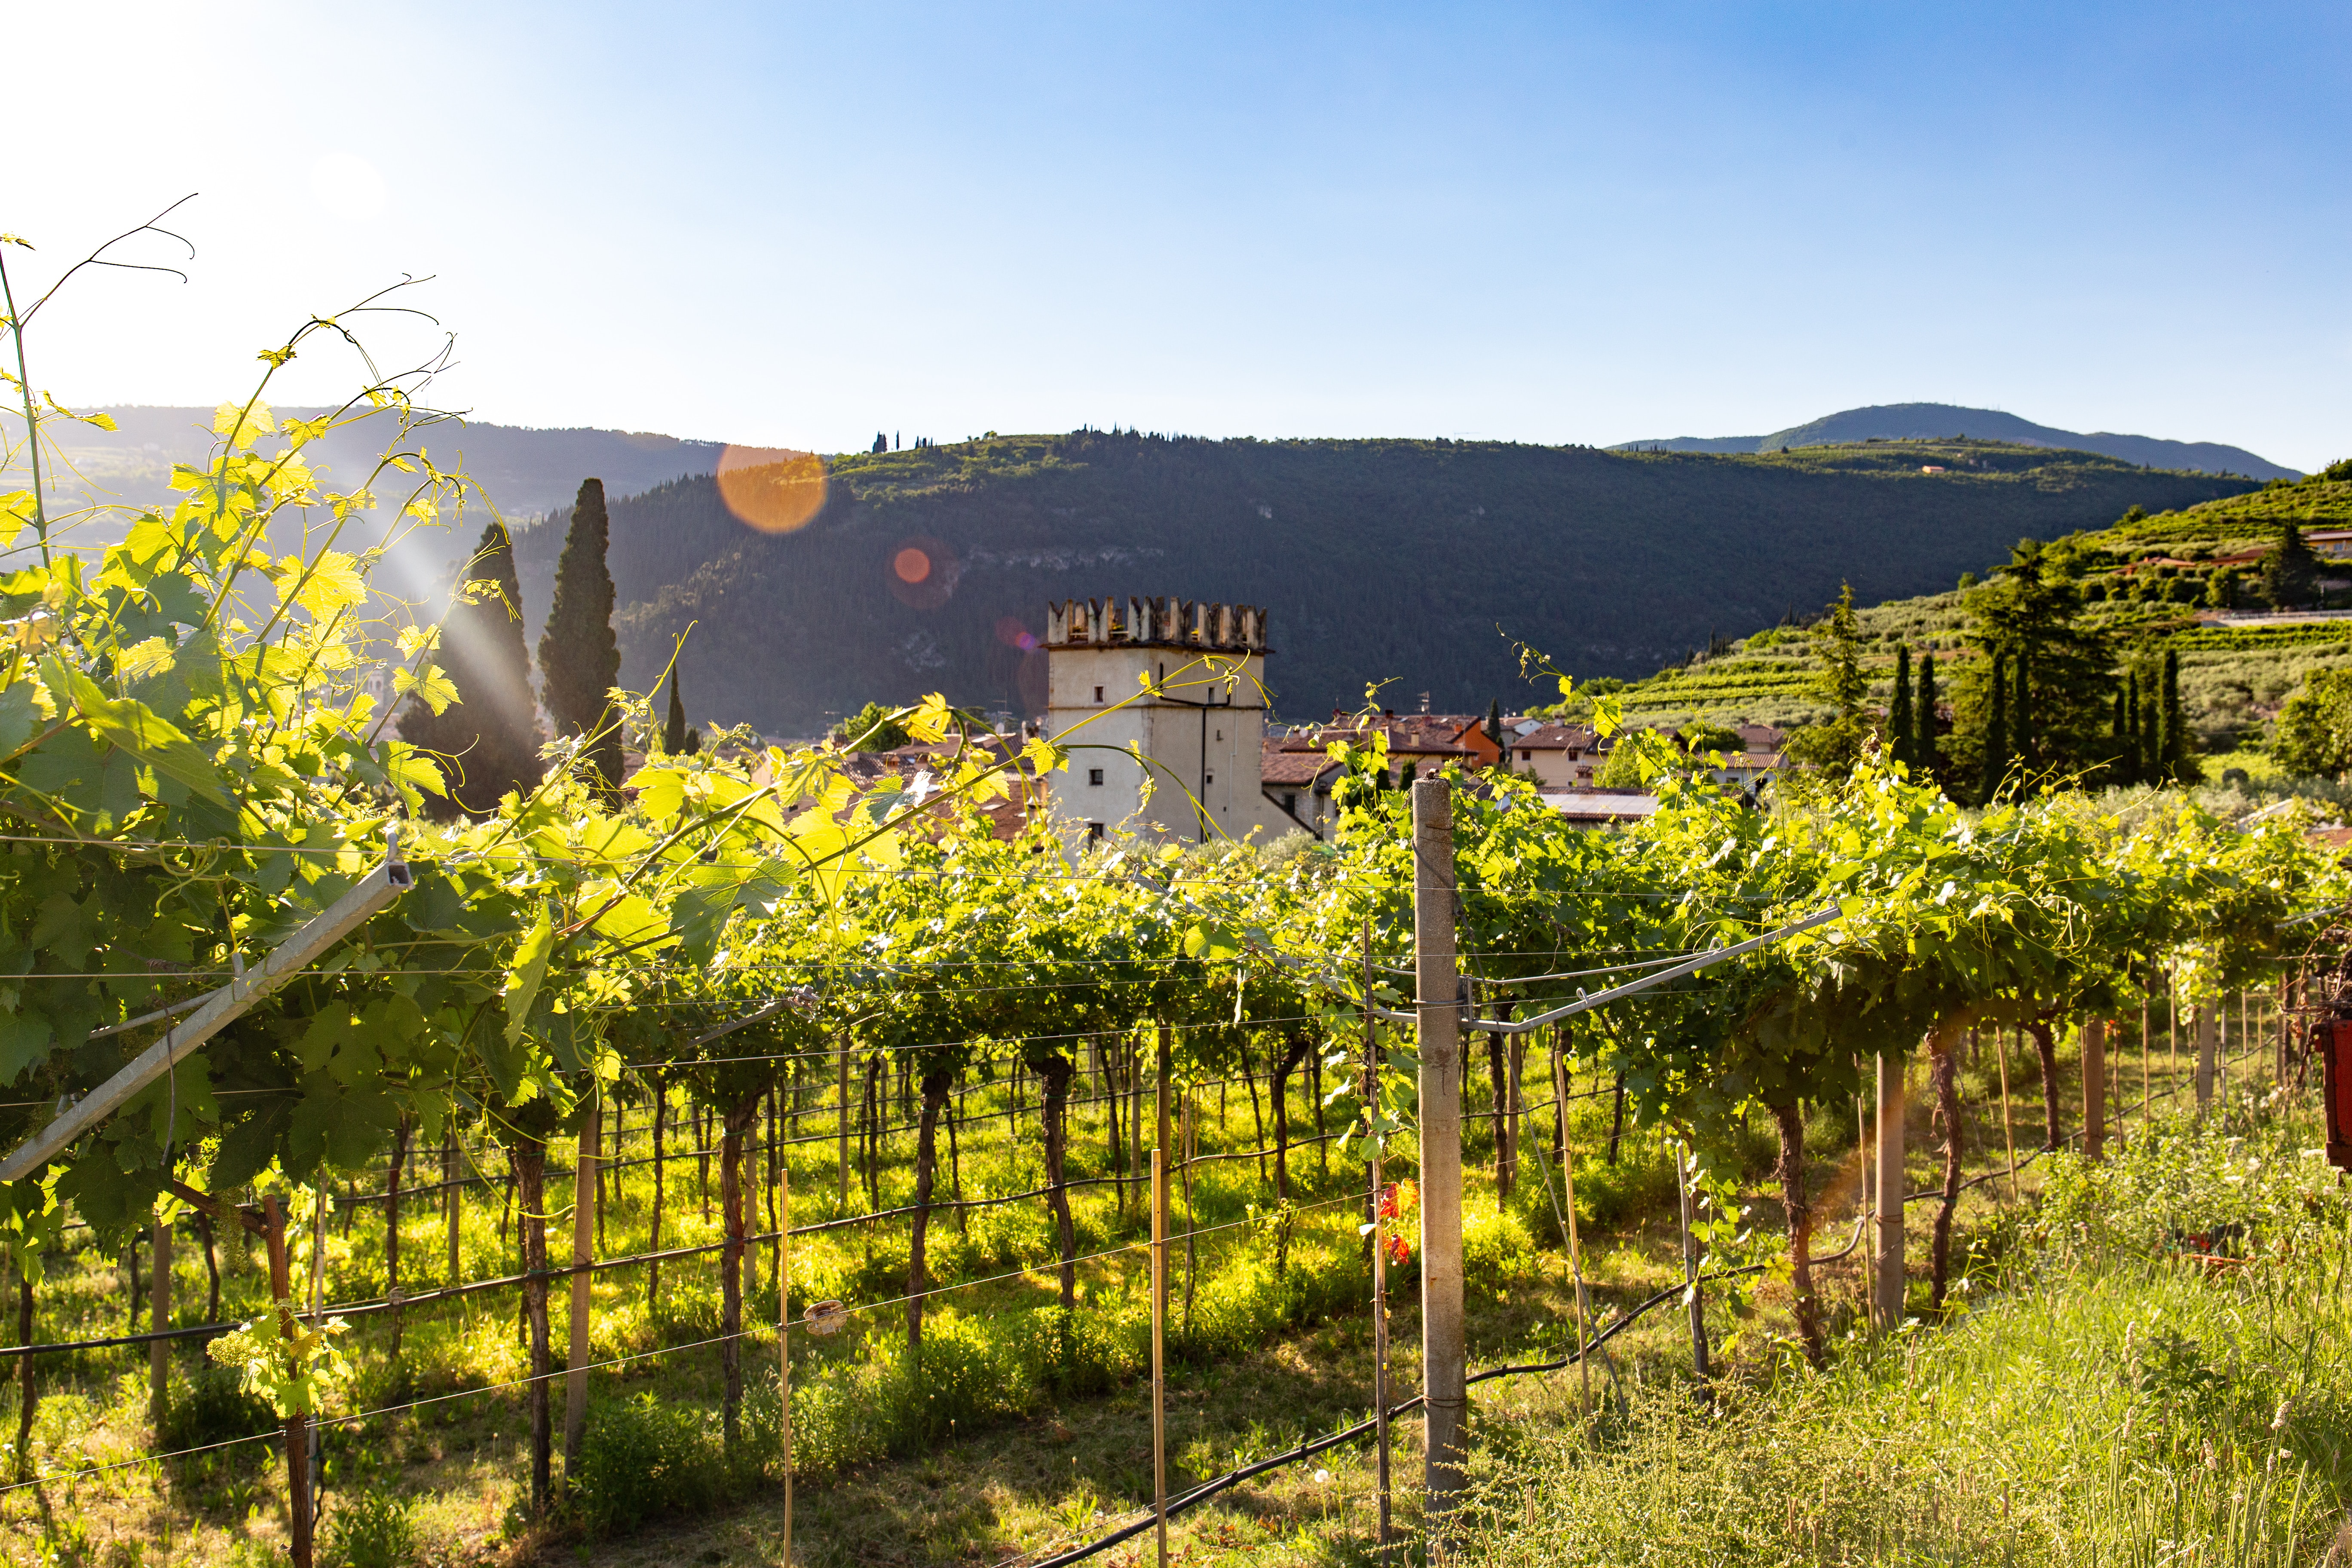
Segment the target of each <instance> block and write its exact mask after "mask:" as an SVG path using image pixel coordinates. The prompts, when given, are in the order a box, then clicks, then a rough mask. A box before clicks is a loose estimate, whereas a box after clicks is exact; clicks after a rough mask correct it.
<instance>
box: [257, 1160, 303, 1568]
mask: <svg viewBox="0 0 2352 1568" xmlns="http://www.w3.org/2000/svg"><path fill="white" fill-rule="evenodd" d="M261 1218H262V1224H263V1225H264V1226H267V1227H268V1242H269V1300H270V1303H271V1305H273V1306H274V1307H275V1308H276V1309H277V1310H278V1332H279V1333H280V1334H282V1335H283V1336H285V1338H286V1340H287V1342H289V1343H291V1342H293V1339H294V1334H295V1323H294V1300H293V1298H294V1279H293V1269H292V1268H290V1267H289V1264H288V1262H287V1259H286V1215H285V1211H284V1210H282V1209H280V1208H279V1207H278V1194H276V1193H270V1194H267V1195H266V1196H264V1197H263V1198H262V1200H261ZM309 1426H310V1418H309V1417H308V1416H307V1415H304V1414H303V1413H302V1412H300V1411H297V1412H296V1413H295V1414H293V1415H289V1416H288V1417H287V1418H286V1491H287V1501H286V1512H287V1517H288V1523H289V1531H288V1534H289V1536H290V1537H291V1539H290V1541H289V1543H288V1544H289V1549H290V1550H289V1555H290V1556H291V1557H292V1558H293V1560H294V1568H312V1543H311V1534H312V1531H311V1528H310V1435H309Z"/></svg>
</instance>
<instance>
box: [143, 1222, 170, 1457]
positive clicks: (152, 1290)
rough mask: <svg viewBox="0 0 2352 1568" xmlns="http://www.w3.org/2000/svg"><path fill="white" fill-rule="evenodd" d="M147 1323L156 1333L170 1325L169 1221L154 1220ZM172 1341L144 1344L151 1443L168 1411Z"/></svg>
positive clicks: (159, 1435) (160, 1431) (158, 1437)
mask: <svg viewBox="0 0 2352 1568" xmlns="http://www.w3.org/2000/svg"><path fill="white" fill-rule="evenodd" d="M147 1288H148V1292H149V1294H148V1300H147V1305H148V1308H149V1310H148V1314H147V1326H148V1327H149V1328H151V1329H152V1330H154V1331H156V1332H157V1333H159V1334H160V1333H162V1332H163V1331H164V1330H166V1329H168V1328H170V1327H171V1326H172V1222H171V1221H169V1220H166V1219H158V1220H157V1221H156V1222H155V1277H154V1278H153V1279H151V1280H150V1281H148V1287H147ZM171 1397H172V1342H171V1341H169V1340H155V1341H152V1342H150V1343H149V1344H148V1346H147V1419H148V1420H149V1421H150V1422H151V1423H152V1425H153V1426H154V1430H155V1444H156V1447H162V1446H163V1424H164V1418H165V1417H166V1416H168V1415H170V1414H171V1408H170V1401H171Z"/></svg>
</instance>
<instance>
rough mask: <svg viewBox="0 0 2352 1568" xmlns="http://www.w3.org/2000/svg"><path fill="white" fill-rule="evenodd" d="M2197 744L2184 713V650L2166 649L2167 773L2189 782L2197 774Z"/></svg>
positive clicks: (2165, 754)
mask: <svg viewBox="0 0 2352 1568" xmlns="http://www.w3.org/2000/svg"><path fill="white" fill-rule="evenodd" d="M2195 752H2196V744H2195V742H2194V741H2193V740H2192V739H2191V738H2190V736H2189V726H2188V723H2187V721H2185V720H2184V719H2183V718H2182V716H2181V712H2180V652H2179V649H2178V648H2166V649H2165V650H2164V776H2165V777H2166V778H2168V779H2172V780H2175V781H2177V782H2179V783H2182V784H2186V783H2188V782H2189V780H2190V779H2191V778H2193V777H2195V776H2196V773H2197V771H2198V770H2197V768H2196V765H2195V763H2193V762H2192V761H2191V759H2192V757H2193V756H2194V755H2195Z"/></svg>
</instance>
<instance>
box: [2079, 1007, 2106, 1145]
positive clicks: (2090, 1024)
mask: <svg viewBox="0 0 2352 1568" xmlns="http://www.w3.org/2000/svg"><path fill="white" fill-rule="evenodd" d="M2106 1151H2107V1024H2106V1020H2105V1019H2104V1018H2085V1019H2084V1020H2083V1157H2084V1159H2086V1160H2092V1161H2096V1160H2100V1159H2103V1158H2105V1155H2106Z"/></svg>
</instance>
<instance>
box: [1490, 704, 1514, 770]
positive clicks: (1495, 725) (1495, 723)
mask: <svg viewBox="0 0 2352 1568" xmlns="http://www.w3.org/2000/svg"><path fill="white" fill-rule="evenodd" d="M1486 739H1488V740H1490V741H1492V742H1495V744H1496V745H1497V746H1499V745H1501V744H1502V743H1503V700H1502V699H1501V698H1499V697H1489V698H1488V699H1486ZM1510 760H1511V756H1510V753H1509V752H1504V753H1503V761H1504V762H1506V763H1507V762H1509V761H1510Z"/></svg>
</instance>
